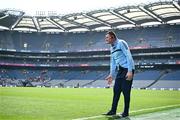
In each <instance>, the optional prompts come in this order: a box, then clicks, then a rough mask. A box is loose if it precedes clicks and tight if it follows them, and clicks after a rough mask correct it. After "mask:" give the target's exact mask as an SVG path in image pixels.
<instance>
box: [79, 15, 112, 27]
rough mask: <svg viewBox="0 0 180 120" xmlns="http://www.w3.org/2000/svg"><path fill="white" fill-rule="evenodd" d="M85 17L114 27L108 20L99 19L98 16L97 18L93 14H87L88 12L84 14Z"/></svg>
mask: <svg viewBox="0 0 180 120" xmlns="http://www.w3.org/2000/svg"><path fill="white" fill-rule="evenodd" d="M82 15H83V16H84V17H87V18H89V19H91V20H94V21H96V22H99V23H101V24H104V25H106V26H108V27H112V26H111V25H110V24H109V23H107V22H105V21H103V20H100V19H98V18H95V17H93V16H92V15H89V14H88V15H87V14H82Z"/></svg>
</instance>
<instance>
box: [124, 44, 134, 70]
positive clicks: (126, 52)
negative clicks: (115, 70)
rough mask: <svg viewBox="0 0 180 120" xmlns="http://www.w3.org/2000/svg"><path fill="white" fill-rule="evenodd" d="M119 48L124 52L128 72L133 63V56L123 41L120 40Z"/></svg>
mask: <svg viewBox="0 0 180 120" xmlns="http://www.w3.org/2000/svg"><path fill="white" fill-rule="evenodd" d="M121 50H122V52H123V53H124V55H125V57H126V59H127V64H128V72H132V69H133V66H134V63H133V58H132V55H131V52H130V50H129V47H128V45H127V43H126V42H125V41H122V42H121Z"/></svg>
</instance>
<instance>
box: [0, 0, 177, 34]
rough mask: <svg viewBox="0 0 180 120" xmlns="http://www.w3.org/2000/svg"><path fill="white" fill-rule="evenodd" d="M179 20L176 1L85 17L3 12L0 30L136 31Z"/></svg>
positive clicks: (117, 9) (125, 8)
mask: <svg viewBox="0 0 180 120" xmlns="http://www.w3.org/2000/svg"><path fill="white" fill-rule="evenodd" d="M176 20H180V5H179V3H178V2H177V1H167V2H156V3H150V4H147V5H138V6H125V7H119V8H112V9H103V10H94V11H90V12H86V13H83V12H82V13H73V14H67V15H63V16H61V15H56V14H54V13H49V14H48V15H45V13H43V12H40V13H39V15H38V16H27V15H26V14H25V12H23V11H18V10H9V9H8V10H7V9H6V10H1V11H0V26H1V28H0V29H7V30H20V31H37V32H46V31H56V32H71V31H93V30H104V29H116V28H121V27H125V26H130V27H135V26H143V25H148V24H166V23H171V22H173V21H174V23H177V21H176Z"/></svg>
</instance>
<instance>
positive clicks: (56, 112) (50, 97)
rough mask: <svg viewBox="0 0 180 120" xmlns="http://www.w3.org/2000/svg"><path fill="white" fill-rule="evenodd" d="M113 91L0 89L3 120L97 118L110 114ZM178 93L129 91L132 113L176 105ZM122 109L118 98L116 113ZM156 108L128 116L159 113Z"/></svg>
mask: <svg viewBox="0 0 180 120" xmlns="http://www.w3.org/2000/svg"><path fill="white" fill-rule="evenodd" d="M112 95H113V94H112V89H95V88H94V89H92V88H90V89H88V88H78V89H75V88H6V87H5V88H3V87H1V88H0V106H1V107H0V119H2V120H71V119H75V118H81V117H88V116H96V115H100V114H102V113H105V112H107V111H108V110H109V108H110V106H111V102H112ZM176 104H179V106H177V107H180V91H166V90H165V91H160V90H132V94H131V109H130V110H131V111H136V110H140V109H146V108H153V107H160V106H168V105H176ZM122 108H123V97H121V98H120V102H119V106H118V112H121V111H122ZM164 109H169V108H159V109H154V110H146V111H140V112H135V113H131V115H137V114H143V113H149V112H155V111H160V110H164Z"/></svg>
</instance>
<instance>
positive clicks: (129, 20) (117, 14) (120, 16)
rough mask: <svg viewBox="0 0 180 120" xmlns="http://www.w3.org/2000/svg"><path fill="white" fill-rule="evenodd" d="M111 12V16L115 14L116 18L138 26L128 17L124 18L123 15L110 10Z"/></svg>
mask: <svg viewBox="0 0 180 120" xmlns="http://www.w3.org/2000/svg"><path fill="white" fill-rule="evenodd" d="M109 12H110V13H111V14H113V15H115V16H117V17H119V18H121V19H123V20H125V21H128V22H130V23H132V24H134V25H136V23H135V22H134V21H133V20H131V19H129V18H128V17H126V16H124V15H122V14H119V13H117V12H116V11H114V10H110V11H109Z"/></svg>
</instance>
